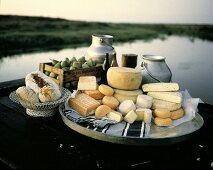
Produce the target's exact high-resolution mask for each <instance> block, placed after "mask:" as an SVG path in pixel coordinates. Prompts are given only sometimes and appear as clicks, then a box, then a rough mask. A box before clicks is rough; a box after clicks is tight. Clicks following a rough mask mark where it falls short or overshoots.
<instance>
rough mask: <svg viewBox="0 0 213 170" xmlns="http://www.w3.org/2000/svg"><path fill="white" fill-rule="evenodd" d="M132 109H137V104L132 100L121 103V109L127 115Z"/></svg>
mask: <svg viewBox="0 0 213 170" xmlns="http://www.w3.org/2000/svg"><path fill="white" fill-rule="evenodd" d="M131 110H136V106H135V104H134V103H133V101H132V100H125V101H123V102H122V103H121V104H120V105H119V111H120V112H121V113H122V114H123V115H126V114H127V113H128V112H129V111H131Z"/></svg>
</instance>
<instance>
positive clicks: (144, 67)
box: [141, 61, 172, 82]
mask: <svg viewBox="0 0 213 170" xmlns="http://www.w3.org/2000/svg"><path fill="white" fill-rule="evenodd" d="M166 66H167V68H168V69H169V71H170V73H171V77H172V71H171V70H170V68H169V67H168V65H166ZM141 67H142V69H145V70H146V71H147V73H148V74H149V76H150V77H152V78H153V79H154V80H156V81H158V82H161V81H160V80H158V79H157V78H155V76H153V75H152V73H150V71H149V70H148V69H147V67H146V63H144V61H143V62H142V63H141ZM170 81H171V80H170Z"/></svg>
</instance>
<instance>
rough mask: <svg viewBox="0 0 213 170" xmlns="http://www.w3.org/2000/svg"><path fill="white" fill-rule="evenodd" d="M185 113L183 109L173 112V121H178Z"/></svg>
mask: <svg viewBox="0 0 213 170" xmlns="http://www.w3.org/2000/svg"><path fill="white" fill-rule="evenodd" d="M184 114H185V112H184V110H183V108H180V109H178V110H175V111H172V112H171V119H173V120H176V119H180V118H182V117H183V116H184Z"/></svg>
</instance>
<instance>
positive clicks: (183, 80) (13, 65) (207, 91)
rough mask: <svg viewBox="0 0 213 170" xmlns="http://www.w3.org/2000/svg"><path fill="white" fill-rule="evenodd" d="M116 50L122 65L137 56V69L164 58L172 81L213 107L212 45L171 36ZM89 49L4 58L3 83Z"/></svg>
mask: <svg viewBox="0 0 213 170" xmlns="http://www.w3.org/2000/svg"><path fill="white" fill-rule="evenodd" d="M113 46H114V47H115V50H116V52H117V60H118V63H119V64H120V61H121V54H123V53H135V54H138V65H140V63H141V62H142V55H143V54H155V55H162V56H165V57H166V63H167V64H168V66H169V67H170V69H171V71H172V74H173V75H172V81H173V82H178V83H179V84H180V87H181V90H184V89H187V90H188V91H189V93H190V94H191V95H192V96H193V97H198V98H201V99H202V100H203V101H204V102H207V103H210V104H213V42H209V41H203V40H200V39H194V40H193V41H192V40H190V39H189V38H186V37H176V36H170V37H168V38H166V39H164V40H161V39H155V40H152V41H149V42H146V41H142V40H140V41H134V42H131V43H122V44H118V43H116V42H114V43H113ZM87 48H88V47H81V48H76V49H63V50H60V51H50V52H37V53H29V54H27V53H25V54H19V55H13V56H5V57H3V58H2V59H0V82H3V81H8V80H13V79H18V78H23V77H25V75H26V74H27V73H29V72H31V71H34V70H38V68H39V63H41V62H49V61H50V60H49V59H50V58H54V59H58V60H62V59H64V58H65V57H73V56H76V57H81V56H82V55H85V56H86V51H87Z"/></svg>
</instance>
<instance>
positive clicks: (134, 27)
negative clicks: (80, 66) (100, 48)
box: [0, 15, 213, 52]
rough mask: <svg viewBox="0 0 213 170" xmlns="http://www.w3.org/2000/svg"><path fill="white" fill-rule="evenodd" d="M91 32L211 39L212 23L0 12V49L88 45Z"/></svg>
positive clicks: (125, 37)
mask: <svg viewBox="0 0 213 170" xmlns="http://www.w3.org/2000/svg"><path fill="white" fill-rule="evenodd" d="M92 34H110V35H113V36H114V42H127V41H132V40H135V39H141V40H150V39H153V38H162V37H164V36H165V35H180V36H188V37H191V38H201V39H203V40H210V41H213V25H180V24H115V23H100V22H83V21H70V20H64V19H59V18H45V17H25V16H11V15H0V51H1V52H3V51H7V52H8V51H10V52H11V51H15V52H18V51H31V50H36V49H49V48H62V47H68V46H76V47H77V46H80V45H89V44H90V43H91V35H92Z"/></svg>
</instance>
